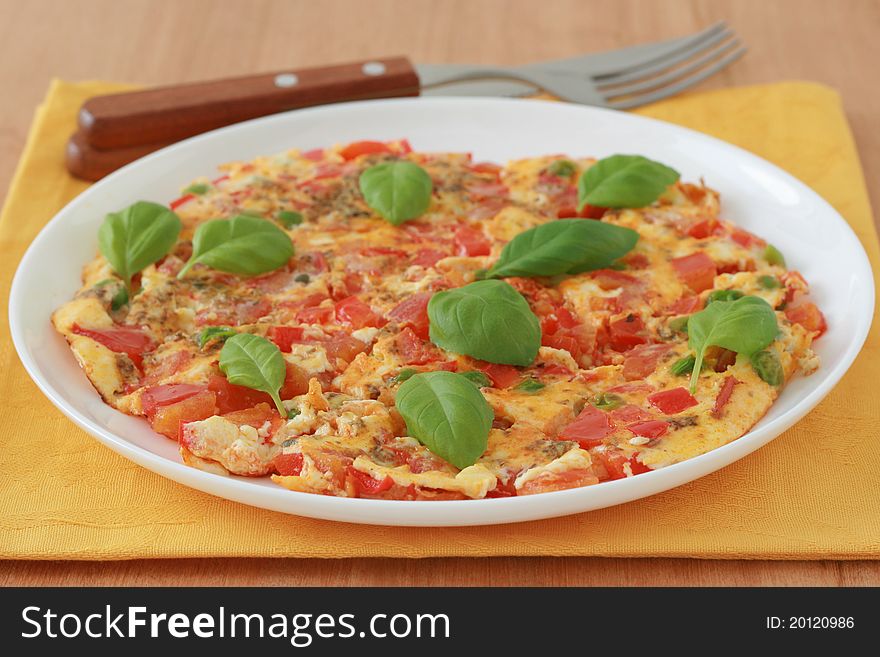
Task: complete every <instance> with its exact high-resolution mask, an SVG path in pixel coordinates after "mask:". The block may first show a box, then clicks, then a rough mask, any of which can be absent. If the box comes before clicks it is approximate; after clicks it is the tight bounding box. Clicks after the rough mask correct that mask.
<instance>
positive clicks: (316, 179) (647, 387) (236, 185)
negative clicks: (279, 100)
mask: <svg viewBox="0 0 880 657" xmlns="http://www.w3.org/2000/svg"><path fill="white" fill-rule="evenodd" d="M401 159H405V160H409V161H412V162H414V163H417V164H418V165H419V166H420V167H422V168H423V169H424V170H425V171H426V172H427V173H428V174H429V175H430V177H431V180H432V182H433V193H432V197H431V201H430V206H429V208H428V210H427V211H426V212H425V213H423V214H422V215H421V216H419V217H418V218H416V219H413V220H411V221H407V222H405V223H402V224H401V225H393V224H391V223H389V222H388V221H385V220H384V219H383V218H382V217H380V216H378V215H377V213H376V212H375V211H374V210H372V209H371V208H370V207H369V206H368V205H367V204H366V203H365V201H364V198H363V196H362V194H361V193H360V191H359V188H358V178H359V175H360V173H361V172H362V171H364V170H365V169H366V168H367V167H370V166H373V165H375V164H378V163H381V162H386V161H392V160H401ZM561 159H562V158H561V157H560V156H548V157H537V158H529V159H523V160H517V161H513V162H510V163H508V164H506V165H505V166H499V165H495V164H490V163H482V162H474V161H473V160H472V158H471V157H470V156H469V155H468V154H464V153H420V152H413V151H412V149H411V148H410V146H409V144H408V143H407V142H406V141H405V140H401V141H395V142H390V143H380V142H362V143H358V144H352V145H348V146H344V147H342V146H337V147H333V148H327V149H316V150H312V151H306V152H300V151H298V150H291V151H288V152H285V153H281V154H278V155H275V156H272V157H264V158H258V159H256V160H254V161H251V162H236V163H231V164H228V165H225V166H224V167H222V173H223V175H222V176H221V177H219V178H217V179H214V180H208V179H203V180H197V181H195V182H194V184H192V185H190V186H189V187H188V188H186V190H187V191H186V192H185V193H184V195H183V196H181V197H180V198H179V199H177V200H176V201H174V202H172V203H171V204H170V208H171V209H172V210H174V212H175V213H176V214H177V215H178V216H179V218H180V219H181V221H182V225H183V230H182V232H181V234H180V237H179V239H178V241H177V243H176V245H175V246H174V247H173V249H172V250H171V252H170V253H168V255H166V256H165V257H163V258H162V259H161V260H159V261H157V262H155V263H154V264H151V265H149V266H148V267H146V268H145V269H144V270H143V271H142V272H140V274H138V275H137V276H136V278H135V280H134V281H133V284H132V288H133V289H135V292H133V293H131V294H129V295H127V296H125V298H124V299H122V300H121V301H120V295H122V294H123V292H124V291H125V290H126V287H125V285H124V283H123V281H122V280H121V279H120V277H119V276H117V275H116V274H115V273H114V272H113V269H112V267H111V266H110V264H109V263H108V262H107V261H106V260H105V259H104V257H103V256H98V257H96V258H95V260H94V261H92V262H91V263H89V264H88V265H87V266H86V268H85V270H84V272H83V285H82V288H81V289H80V290H79V292H78V293H77V294H76V296H75V298H74V299H72V300H71V301H69V302H68V303H66V304H65V305H64V306H62V307H61V308H59V309H58V310H57V311H56V312H55V314H54V315H53V318H52V320H53V323H54V325H55V327H56V329H57V330H58V331H59V332H60V333H61V334H62V335H64V336H65V338H66V339H67V341H68V342H69V344H70V348H71V350H72V351H73V353H74V355H75V357H76V358H77V360H78V362H79V363H80V365H81V366H82V368H83V370H84V372H85V374H86V375H87V376H88V377H89V379H90V380H91V382H92V384H93V385H94V387H95V389H96V390H97V391H98V393H99V394H100V395H101V397H102V398H103V399H104V401H105V402H106V403H107V404H109V405H111V406H113V407H115V408H117V409H118V410H120V411H122V412H124V413H128V414H131V415H135V416H142V417H144V418H145V419H146V421H148V422H150V424H151V425H152V427H153V428H154V429H155V430H156V432H157V434H161V435H163V436H166V437H167V438H162V437H160V436H157V440H165V439H172V440H175V441H177V443H178V444H179V448H180V453H181V458H182V460H183V461H184V462H185V463H187V464H188V465H191V466H193V467H196V468H201V469H204V470H206V471H209V472H213V473H216V474H223V475H228V474H231V475H239V476H247V477H266V476H270V477H271V478H272V480H273V481H275V482H276V483H277V484H278V485H280V486H283V487H285V488H288V489H290V490H294V491H302V492H308V493H315V494H324V495H335V496H344V497H372V498H381V499H396V500H436V499H447V500H456V499H460V500H465V499H479V498H484V497H509V496H516V495H529V494H537V493H543V492H548V491H554V490H560V489H565V488H572V487H578V486H589V485H597V484H598V485H601V483H602V482H605V481H608V480H613V479H620V478H625V477H633V476H638V475H640V474H642V473H645V472H648V471H650V470H654V469H658V468H663V467H667V466H669V465H672V464H674V463H678V462H680V461H684V460H686V459H689V458H692V457H694V456H696V455H699V454H702V453H705V452H707V451H710V450H712V449H716V448H717V447H720V446H722V445H725V444H727V443H729V442H731V441H733V440H736V439H737V438H739V437H740V436H742V435H743V434H744V433H746V432H747V431H748V430H749V429H750V428H751V427H752V426H753V425H754V424H755V423H756V422H757V421H758V420H759V419H760V418H761V417H762V416H763V415H764V414H765V413H766V412H767V410H768V409H769V408H770V407H771V406H772V404H773V402H774V400H775V399H776V397H777V396H778V394H779V391H780V389H781V387H782V385H784V382H785V381H788V380H790V379H791V378H792V377H794V376H796V375H798V374H802V375H808V374H810V373H811V372H813V371H815V370H816V368H817V367H818V366H819V363H818V359H817V358H816V356H815V354H814V353H813V351H812V349H811V345H812V341H813V340H814V339H816V338H818V337H819V336H821V335H822V333H823V332H824V331H825V328H826V326H825V320H824V317H823V316H822V314H821V311H819V309H818V308H817V307H816V306H815V304H814V303H812V302H811V301H810V300H809V296H808V295H809V288H808V286H807V283H806V281H805V280H804V278H803V277H802V276H801V275H800V274H799V273H798V272H796V271H791V270H788V269H787V268H786V267H785V264H784V262H783V260H782V259H781V256H780V255H779V253H778V251H776V250H775V249H772V248H769V247H768V245H767V244H766V242H764V240H762V239H761V238H760V237H758V236H756V235H753V234H751V233H749V232H747V231H744V230H742V229H741V228H738V227H737V226H735V225H733V224H732V223H730V222H729V221H726V220H724V219H722V218H721V203H720V198H719V195H718V193H717V192H715V191H714V190H712V189H710V188H709V187H707V186H705V185H704V184H702V183H700V184H694V183H688V182H681V181H679V182H676V183H675V184H674V185H672V186H671V187H669V188H668V189H667V191H666V192H665V193H664V194H663V195H662V196H661V197H660V198H659V199H658V200H657V201H656V202H654V203H653V204H651V205H650V206H648V207H644V208H637V209H632V208H630V209H618V210H615V209H608V208H597V207H592V206H589V205H587V206H585V207H584V208H582V209H580V210H579V209H578V208H577V205H578V204H577V190H576V181H577V178H578V176H579V175H580V174H581V173H582V172H583V171H585V170H587V169H588V168H589V167H591V166H592V165H593V164H594V163H595V160H593V159H589V158H584V159H572V160H570V161H568V162H569V164H568V166H567V168H564V169H561V170H560V169H559V168H554V167H553V166H552V165H553V164H554V163H555V162H558V161H559V160H561ZM559 171H562V172H561V173H559ZM240 214H247V215H251V216H255V217H261V218H263V219H265V220H266V221H270V222H275V223H276V225H279V226H282V227H283V229H284V230H285V232H286V233H287V234H288V235H289V237H290V239H291V241H292V243H293V245H294V247H295V253H294V255H293V257H291V258H290V260H289V261H288V262H287V264H286V265H284V266H283V267H281V268H279V269H277V270H275V271H272V272H270V273H268V274H263V275H259V276H254V277H246V276H237V275H231V274H227V273H222V272H219V271H215V270H212V269H210V268H208V267H206V266H203V265H199V264H197V265H195V266H194V267H193V268H192V269H191V271H190V272H189V274H188V275H187V276H186V277H184V278H178V277H177V275H178V273H179V272H180V271H181V269H182V267H183V266H184V264H185V262H186V261H187V260H188V258H189V257H190V254H191V253H192V249H193V245H192V237H193V232H194V230H195V229H196V227H198V226H199V225H200V224H201V223H203V222H205V221H207V220H210V219H214V218H219V217H231V216H234V215H240ZM576 217H579V218H581V219H582V220H583V221H601V222H607V223H610V224H615V225H618V226H623V227H626V228H630V229H632V230H635V231H637V233H638V236H639V239H638V242H637V244H636V246H635V248H634V249H633V250H632V251H631V252H629V253H628V254H627V255H626V256H625V257H623V258H621V259H620V260H619V261H617V262H616V263H615V264H614V266H613V267H612V268H608V269H601V270H598V271H589V272H586V273H581V274H575V275H569V276H558V277H552V278H515V277H514V278H508V279H505V280H506V281H507V282H508V283H510V285H512V286H513V287H514V288H515V289H516V290H517V291H518V292H519V293H520V294H522V296H523V297H524V298H525V299H526V301H527V302H528V304H529V307H530V308H531V310H532V312H533V313H534V314H535V316H536V317H537V318H538V320H539V321H540V325H541V335H542V337H541V345H542V346H541V348H540V350H539V353H538V356H537V358H535V360H534V362H532V363H531V364H530V365H529V366H527V367H514V366H510V365H498V364H491V363H487V362H483V361H479V360H476V359H474V358H471V357H469V356H465V355H461V354H457V353H453V352H450V351H447V350H444V349H442V348H440V347H438V346H436V345H435V344H433V343H432V342H431V341H430V339H429V332H428V330H429V320H428V316H427V310H426V308H427V304H428V301H429V300H430V299H431V297H432V295H433V294H435V293H436V292H439V291H442V290H446V289H450V288H455V287H460V286H463V285H466V284H468V283H470V282H473V281H474V280H475V279H476V278H478V277H479V272H480V271H481V270H485V269H487V268H488V267H490V266H491V265H492V263H493V262H494V261H495V260H496V259H497V258H498V257H499V255H500V253H501V251H502V249H503V248H504V246H505V245H506V244H507V243H508V242H509V241H510V240H512V239H513V238H514V237H516V235H518V234H520V233H522V232H523V231H526V230H529V229H531V228H534V227H537V226H540V225H542V224H545V223H547V222H552V221H555V220H557V219H560V218H576ZM725 290H727V291H736V292H737V293H741V294H745V295H752V296H758V297H761V298H762V299H764V300H765V301H767V303H769V304H770V305H771V306H772V307H773V308H774V309H775V313H776V315H777V319H778V323H779V327H780V332H779V335H778V336H777V338H776V339H775V340H774V342H773V343H772V344H771V345H770V346H769V347H768V348H767V349H768V351H769V352H771V353H772V354H774V355H775V357H776V359H777V360H778V362H779V363H780V365H781V369H782V376H783V379H784V380H783V381H781V382H779V383H780V384H779V385H771V384H770V383H768V382H766V381H765V380H763V379H762V378H761V376H759V375H758V373H756V371H755V369H754V368H753V367H752V365H751V364H750V362H749V359H748V358H746V357H744V356H741V355H737V354H735V353H733V352H730V351H727V350H724V349H719V348H715V347H712V348H710V349H709V350H708V353H707V358H706V367H705V369H704V371H703V372H702V373H700V375H699V386H698V387H697V389H696V392H694V393H693V394H691V392H690V391H689V390H688V389H687V387H688V377H687V376H686V375H682V372H681V369H682V368H681V367H677V366H676V364H677V363H679V362H680V361H681V360H682V359H686V358H687V357H688V356H689V354H691V350H690V348H689V347H688V335H687V333H686V330H685V327H684V322H683V320H684V319H686V318H687V317H688V316H689V315H691V314H693V313H695V312H698V311H699V310H701V309H703V308H704V307H705V306H706V304H707V303H708V302H710V301H711V300H712V298H713V295H715V294H717V293H718V292H719V291H725ZM212 327H214V328H216V329H218V330H217V332H215V333H212V332H211V331H210V330H209V329H211V328H212ZM220 329H228V330H229V331H231V332H238V333H252V334H255V335H258V336H262V337H265V338H267V339H268V340H271V341H272V342H273V343H275V344H276V345H277V346H278V348H279V349H280V350H281V352H282V353H283V356H284V361H285V368H286V378H285V381H284V385H283V386H282V388H281V391H280V397H281V399H282V400H283V404H284V408H285V410H286V411H287V417H284V418H282V417H281V415H280V414H279V413H278V411H277V409H276V408H275V407H274V405H273V403H272V399H271V398H270V397H269V395H267V394H266V393H262V392H258V391H255V390H251V389H249V388H245V387H242V386H238V385H233V384H231V383H229V381H227V379H226V378H225V377H224V375H223V374H222V372H221V371H220V369H219V365H218V360H219V354H220V350H221V347H222V344H223V342H222V334H223V331H222V330H220ZM212 336H214V337H212ZM435 370H445V371H453V372H473V373H475V374H473V375H472V376H473V380H474V381H476V383H477V384H478V385H480V389H481V392H482V394H483V396H484V398H485V399H486V400H487V402H488V403H489V405H490V406H491V408H492V410H493V412H494V422H493V425H492V428H491V430H490V432H489V436H488V441H487V448H486V450H485V452H484V453H483V454H482V456H481V457H480V458H479V459H478V460H477V462H476V463H474V464H473V465H470V466H468V467H465V468H463V469H459V468H456V467H455V466H454V465H452V464H450V463H448V462H446V461H444V460H443V459H442V458H440V457H439V456H437V455H436V454H434V453H432V452H431V451H430V450H429V449H428V448H427V447H426V446H425V445H423V444H422V443H420V442H419V441H418V440H417V439H416V438H414V437H413V436H411V435H408V430H407V425H406V423H405V422H404V421H403V418H402V417H401V415H400V413H399V412H398V411H397V409H396V407H395V395H396V393H397V390H398V389H399V387H400V385H401V382H402V381H404V380H405V379H406V378H407V377H408V376H411V375H412V374H413V373H417V372H429V371H435Z"/></svg>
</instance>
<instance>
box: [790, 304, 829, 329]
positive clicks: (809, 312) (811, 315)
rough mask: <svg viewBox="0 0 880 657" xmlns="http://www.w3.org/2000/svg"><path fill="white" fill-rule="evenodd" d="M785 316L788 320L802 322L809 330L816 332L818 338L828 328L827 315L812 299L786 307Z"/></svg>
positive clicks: (796, 322)
mask: <svg viewBox="0 0 880 657" xmlns="http://www.w3.org/2000/svg"><path fill="white" fill-rule="evenodd" d="M785 317H786V318H787V319H788V321H790V322H794V323H795V324H800V325H801V326H803V327H804V328H805V329H807V330H808V331H811V332H813V333H816V334H817V335H816V337H817V338H818V337H819V336H821V335H822V334H823V333H825V331H827V330H828V323H827V322H826V321H825V315H823V314H822V311H821V310H819V307H818V306H816V304H815V303H813V302H811V301H802V302H800V303H798V304H797V305H795V306H791V307H788V308H786V309H785Z"/></svg>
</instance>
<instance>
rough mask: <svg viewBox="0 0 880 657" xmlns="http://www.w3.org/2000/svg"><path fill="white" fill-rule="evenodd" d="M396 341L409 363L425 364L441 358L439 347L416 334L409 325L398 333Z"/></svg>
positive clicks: (404, 358) (405, 360)
mask: <svg viewBox="0 0 880 657" xmlns="http://www.w3.org/2000/svg"><path fill="white" fill-rule="evenodd" d="M394 342H395V345H396V346H397V349H398V350H399V351H400V355H401V356H402V357H403V360H404V362H405V363H406V364H408V365H425V364H426V363H430V362H432V361H437V360H440V358H441V355H440V352H439V351H438V350H437V348H436V347H435V346H434V345H432V344H431V343H429V342H426V341H425V340H423V339H422V338H420V337H419V336H418V335H416V333H415V331H413V330H412V329H411V328H410V327H409V326H407V327H406V328H404V329H403V330H402V331H401V332H400V333H398V334H397V337H396V338H395V339H394Z"/></svg>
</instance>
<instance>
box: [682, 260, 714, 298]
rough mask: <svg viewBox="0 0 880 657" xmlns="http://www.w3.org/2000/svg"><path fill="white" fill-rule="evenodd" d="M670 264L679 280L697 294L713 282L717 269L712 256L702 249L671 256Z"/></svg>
mask: <svg viewBox="0 0 880 657" xmlns="http://www.w3.org/2000/svg"><path fill="white" fill-rule="evenodd" d="M671 264H672V267H673V269H675V273H676V274H678V277H679V278H680V279H681V282H682V283H684V284H685V285H687V286H688V287H689V288H690V289H691V290H692V291H693V292H696V293H697V294H699V293H700V292H702V291H703V290H708V289H709V288H711V287H712V286H713V285H714V284H715V276H716V274H717V273H718V270H717V268H716V267H715V263H714V262H713V261H712V258H710V257H709V256H708V255H706V254H705V253H704V252H702V251H697V252H696V253H692V254H690V255H687V256H683V257H681V258H673V259H672V260H671Z"/></svg>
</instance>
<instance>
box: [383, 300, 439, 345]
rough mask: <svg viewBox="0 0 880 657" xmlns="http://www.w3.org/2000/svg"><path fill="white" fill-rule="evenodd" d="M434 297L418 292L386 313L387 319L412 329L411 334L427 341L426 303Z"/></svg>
mask: <svg viewBox="0 0 880 657" xmlns="http://www.w3.org/2000/svg"><path fill="white" fill-rule="evenodd" d="M432 296H434V295H433V293H431V292H419V293H418V294H413V295H412V296H410V297H408V298H406V299H404V300H403V301H401V302H400V303H399V304H397V305H396V306H395V307H394V308H392V309H391V312H389V313H388V317H390V318H391V319H393V320H394V321H396V322H397V323H398V324H403V325H406V326H410V327H412V330H413V332H414V333H415V334H416V335H417V336H419V337H420V338H421V339H422V340H427V339H428V330H429V327H430V322H429V321H428V302H429V301H430V300H431V297H432Z"/></svg>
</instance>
